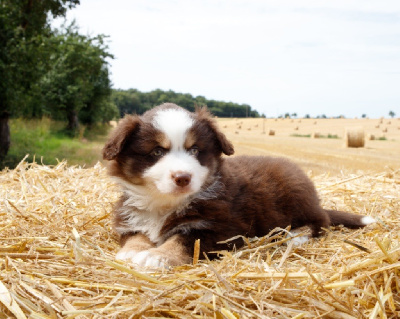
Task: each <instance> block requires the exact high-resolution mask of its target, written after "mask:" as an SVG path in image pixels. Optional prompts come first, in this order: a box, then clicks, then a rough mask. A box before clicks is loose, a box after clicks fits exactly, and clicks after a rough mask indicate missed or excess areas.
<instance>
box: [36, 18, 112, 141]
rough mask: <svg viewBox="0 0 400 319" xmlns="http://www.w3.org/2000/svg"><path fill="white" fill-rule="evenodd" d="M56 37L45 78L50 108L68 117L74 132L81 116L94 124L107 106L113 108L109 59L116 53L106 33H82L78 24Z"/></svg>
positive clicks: (47, 102)
mask: <svg viewBox="0 0 400 319" xmlns="http://www.w3.org/2000/svg"><path fill="white" fill-rule="evenodd" d="M52 40H53V41H54V42H55V43H54V49H53V53H52V55H51V57H50V64H51V65H52V68H51V69H50V70H49V72H48V73H47V74H46V75H45V76H44V77H43V78H42V80H41V86H42V88H43V95H44V98H45V103H46V109H47V110H48V112H49V113H50V114H52V116H53V117H55V118H57V117H58V118H61V119H66V120H67V121H68V125H67V130H68V131H69V132H70V133H72V134H74V133H75V132H76V131H77V130H78V128H79V116H81V117H82V118H83V119H84V121H85V122H86V123H89V124H92V123H93V122H94V121H96V117H97V119H98V118H101V116H102V111H104V109H105V108H107V107H108V108H110V107H113V104H111V103H110V96H111V82H110V80H109V72H108V63H107V60H106V59H107V58H112V55H111V54H110V53H108V52H107V50H108V46H107V45H106V44H105V36H103V35H98V36H96V37H90V36H85V35H81V34H79V33H78V30H77V28H76V26H75V25H74V23H73V24H72V25H71V26H69V27H67V28H66V29H65V30H64V31H56V32H55V36H54V37H53V39H52ZM115 113H116V112H114V114H115Z"/></svg>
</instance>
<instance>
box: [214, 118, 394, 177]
mask: <svg viewBox="0 0 400 319" xmlns="http://www.w3.org/2000/svg"><path fill="white" fill-rule="evenodd" d="M218 122H219V124H220V127H221V129H222V131H223V132H224V133H225V134H226V135H227V137H228V138H229V139H230V140H231V141H232V142H233V144H234V146H235V155H271V156H284V157H288V158H291V159H292V160H293V161H295V162H297V163H298V164H299V165H300V166H301V167H302V168H303V169H304V170H305V171H307V172H308V173H312V174H322V173H332V174H335V175H336V174H340V173H341V172H342V171H344V172H346V173H359V172H360V171H362V172H371V173H372V172H382V171H391V170H394V171H395V170H399V169H400V119H399V118H395V119H223V118H221V119H218ZM352 128H353V129H356V128H361V129H362V130H363V131H364V133H365V136H366V142H365V146H364V147H362V148H347V147H345V138H344V136H345V130H346V129H352ZM270 130H274V131H275V135H274V136H270V135H269V131H270ZM313 133H320V134H321V135H324V136H327V135H328V134H331V135H337V137H338V138H312V137H297V136H293V135H294V134H297V135H308V134H311V135H312V134H313ZM371 134H373V135H374V136H375V140H369V138H368V136H369V135H371ZM378 138H385V140H378Z"/></svg>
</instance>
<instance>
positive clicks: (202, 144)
mask: <svg viewBox="0 0 400 319" xmlns="http://www.w3.org/2000/svg"><path fill="white" fill-rule="evenodd" d="M165 108H178V107H177V106H176V105H174V104H164V105H162V106H159V107H157V108H154V109H152V110H151V111H149V112H147V113H145V114H144V115H143V116H141V117H139V116H127V117H125V118H124V119H123V120H122V121H121V123H120V124H119V126H118V127H117V129H116V130H115V131H114V132H113V133H112V134H111V136H110V139H109V141H108V142H107V144H106V145H105V147H104V150H103V156H104V158H105V159H107V160H111V165H110V168H109V172H110V174H111V175H113V176H117V177H119V178H121V179H123V180H125V181H126V182H127V183H130V184H132V185H144V184H145V183H146V181H144V180H143V178H142V177H141V174H142V173H143V171H144V170H146V169H147V168H149V167H151V166H152V165H154V164H155V163H156V162H155V160H154V159H152V158H151V156H149V155H148V154H149V153H150V152H151V151H152V149H154V148H155V147H158V146H162V147H164V148H168V144H169V143H170V141H168V140H167V139H166V138H165V136H163V134H162V133H160V132H159V131H157V130H156V129H155V128H154V127H153V126H152V124H151V121H152V119H153V117H154V116H155V114H157V112H158V111H160V110H162V109H165ZM188 114H190V116H192V117H193V119H194V124H193V126H192V127H191V128H190V130H189V132H188V133H187V139H186V141H185V147H186V148H190V147H191V146H193V145H196V147H198V149H199V154H198V155H197V160H198V161H199V163H200V164H201V165H202V166H205V167H207V168H208V169H209V176H208V177H207V180H206V182H205V185H204V188H206V187H207V186H209V185H213V183H215V182H216V181H217V182H218V183H216V185H218V187H217V188H216V190H215V192H216V194H215V196H214V197H213V198H212V199H210V198H209V199H201V198H200V199H196V198H195V199H193V200H192V201H191V202H190V203H188V204H187V205H185V206H184V207H183V208H179V209H176V211H173V212H172V213H171V212H169V213H168V216H167V219H166V220H165V221H163V225H160V231H159V236H158V241H157V243H155V242H151V241H150V240H149V239H148V238H147V239H144V238H143V237H145V236H144V235H143V234H140V233H139V234H138V233H137V231H136V230H135V229H132V230H130V231H128V232H124V233H120V235H121V245H122V246H123V248H122V249H123V250H124V249H126V250H129V249H131V250H139V248H140V249H148V250H149V252H151V253H152V254H158V255H159V256H161V257H162V258H164V259H166V260H168V263H169V264H171V265H177V264H180V263H186V262H189V261H190V256H191V255H192V252H193V247H194V243H195V240H196V239H200V248H201V252H204V253H210V252H213V251H216V250H221V249H230V248H232V247H233V245H235V246H236V247H240V246H241V245H243V241H242V240H235V241H232V242H230V243H229V244H218V242H220V241H224V240H226V239H229V238H231V237H234V236H237V235H243V236H247V237H254V236H264V235H266V234H268V233H269V232H270V231H271V230H273V229H274V228H276V227H281V228H285V227H287V226H289V225H290V226H291V227H292V228H297V227H302V226H309V227H310V229H311V233H312V236H313V237H316V236H319V235H321V234H322V231H323V228H327V227H329V226H330V225H338V224H344V225H345V226H347V227H362V226H364V224H363V223H362V222H361V218H362V217H363V216H360V215H355V214H349V213H344V212H336V211H328V210H324V209H323V208H321V206H320V204H319V199H318V196H317V192H316V190H315V187H314V185H313V183H312V182H311V180H310V179H309V178H308V177H307V176H306V175H305V174H304V173H303V171H302V170H301V169H300V168H299V167H298V166H297V165H295V164H293V163H292V162H290V161H289V160H286V159H283V158H273V157H261V156H258V157H249V156H238V157H234V158H222V157H221V155H222V153H224V154H226V155H232V154H233V152H234V149H233V146H232V144H231V143H230V142H229V141H228V140H227V138H226V137H225V135H224V134H223V133H222V132H221V131H219V129H218V127H217V124H216V122H215V121H214V120H213V119H212V117H211V115H210V113H209V112H208V111H207V110H206V109H205V108H202V109H198V110H196V112H195V113H188ZM128 199H129V195H128V193H125V194H124V195H123V196H122V198H121V200H120V202H119V203H118V204H117V206H116V209H115V226H116V227H117V228H118V226H119V225H121V224H122V223H124V221H125V219H126V218H127V216H126V209H127V208H126V207H125V206H124V205H125V204H124V203H125V201H126V200H128ZM132 209H135V208H132ZM122 210H124V212H125V215H123V214H122V213H121V211H122ZM135 212H136V213H137V212H139V213H140V214H147V213H148V212H146V210H140V209H135ZM193 225H198V227H197V228H196V227H195V226H193ZM138 247H139V248H138ZM200 256H203V254H202V253H201V254H200Z"/></svg>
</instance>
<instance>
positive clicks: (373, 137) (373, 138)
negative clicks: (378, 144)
mask: <svg viewBox="0 0 400 319" xmlns="http://www.w3.org/2000/svg"><path fill="white" fill-rule="evenodd" d="M367 139H368V140H370V141H374V140H376V137H375V135H374V134H368V136H367Z"/></svg>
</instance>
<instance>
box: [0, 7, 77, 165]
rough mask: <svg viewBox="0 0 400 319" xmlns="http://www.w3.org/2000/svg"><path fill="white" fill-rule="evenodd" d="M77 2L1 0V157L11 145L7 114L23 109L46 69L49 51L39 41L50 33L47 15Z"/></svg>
mask: <svg viewBox="0 0 400 319" xmlns="http://www.w3.org/2000/svg"><path fill="white" fill-rule="evenodd" d="M78 4H79V0H2V1H1V10H0V74H1V81H0V160H2V159H3V158H4V157H5V156H6V154H7V152H8V149H9V147H10V129H9V123H8V122H9V118H10V116H11V115H16V114H19V113H21V112H24V111H26V107H27V106H28V104H29V102H30V101H29V99H27V98H26V97H27V96H29V94H30V93H31V92H32V85H33V84H35V83H36V82H37V81H38V80H39V78H40V77H41V76H42V74H43V73H42V72H43V71H44V69H45V64H46V61H47V60H46V58H45V57H44V56H45V55H46V54H48V52H46V50H43V47H42V43H43V40H44V39H45V38H47V37H49V36H51V29H50V26H49V22H48V19H49V17H50V15H52V16H53V17H59V16H65V13H66V11H67V9H69V8H72V7H74V6H76V5H78ZM31 111H33V110H31ZM33 113H34V112H33Z"/></svg>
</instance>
